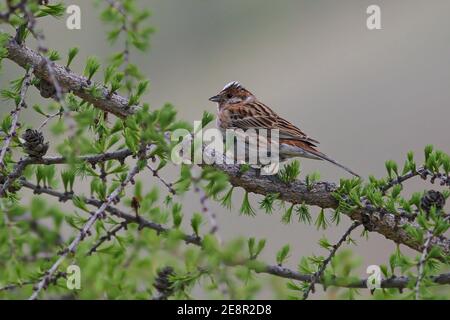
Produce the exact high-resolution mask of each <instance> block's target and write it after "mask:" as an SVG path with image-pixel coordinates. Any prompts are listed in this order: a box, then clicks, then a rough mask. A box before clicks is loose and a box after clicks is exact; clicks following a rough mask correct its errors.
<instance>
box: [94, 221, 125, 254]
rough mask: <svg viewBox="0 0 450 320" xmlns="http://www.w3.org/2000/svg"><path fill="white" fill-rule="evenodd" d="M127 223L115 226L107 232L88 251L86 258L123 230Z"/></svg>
mask: <svg viewBox="0 0 450 320" xmlns="http://www.w3.org/2000/svg"><path fill="white" fill-rule="evenodd" d="M127 225H128V223H127V222H126V221H124V222H122V223H119V224H117V225H116V226H114V227H113V228H112V229H111V230H108V231H107V232H106V234H105V235H103V236H101V237H100V239H98V241H97V242H96V243H95V244H94V245H93V246H92V247H91V248H90V249H89V251H88V253H86V255H87V256H90V255H92V254H93V253H94V252H96V251H97V249H98V248H99V247H100V246H101V245H102V244H103V243H104V242H106V241H110V240H111V238H112V237H115V236H116V234H117V233H118V232H119V231H120V230H123V229H126V228H127Z"/></svg>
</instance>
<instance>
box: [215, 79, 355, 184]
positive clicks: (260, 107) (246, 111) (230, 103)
mask: <svg viewBox="0 0 450 320" xmlns="http://www.w3.org/2000/svg"><path fill="white" fill-rule="evenodd" d="M209 100H210V101H213V102H217V104H218V112H217V126H218V127H219V129H220V130H222V131H225V130H226V129H242V130H244V131H245V130H248V129H268V130H270V129H278V130H279V142H280V151H279V152H280V158H281V160H285V159H288V158H292V157H304V158H310V159H317V160H326V161H329V162H331V163H333V164H334V165H336V166H338V167H340V168H342V169H344V170H346V171H347V172H349V173H351V174H352V175H355V176H357V177H359V175H357V174H356V173H354V172H353V171H352V170H350V169H348V168H347V167H345V166H343V165H341V164H340V163H338V162H336V161H335V160H333V159H331V158H329V157H328V156H326V155H325V154H323V153H322V152H320V151H319V150H317V145H318V144H319V142H318V141H317V140H315V139H312V138H310V137H308V136H307V135H306V134H305V133H304V132H303V131H301V130H300V129H299V128H298V127H296V126H295V125H293V124H292V123H290V122H289V121H287V120H286V119H283V118H282V117H280V116H279V115H278V114H277V113H275V112H274V111H273V110H272V109H270V108H269V107H268V106H266V105H265V104H264V103H262V102H260V101H259V100H258V99H257V98H256V97H255V96H254V95H253V94H252V93H251V92H250V91H248V90H247V89H245V88H244V87H243V86H242V85H241V84H240V83H238V82H236V81H234V82H231V83H229V84H227V85H226V86H225V87H224V88H223V90H222V91H221V92H219V94H217V95H215V96H213V97H211V98H210V99H209Z"/></svg>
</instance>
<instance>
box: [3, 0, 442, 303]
mask: <svg viewBox="0 0 450 320" xmlns="http://www.w3.org/2000/svg"><path fill="white" fill-rule="evenodd" d="M141 3H142V5H143V6H145V7H148V8H149V9H150V10H151V11H152V13H153V17H152V18H151V20H152V25H153V26H154V27H155V28H156V33H155V34H154V36H153V38H152V40H151V48H150V50H149V51H148V52H147V53H139V52H136V51H133V52H132V53H131V59H132V61H133V62H134V63H136V64H137V65H138V66H140V68H141V69H140V71H141V72H142V73H143V74H144V75H145V76H146V77H149V79H150V81H151V89H150V91H149V93H148V95H147V96H146V97H145V98H144V99H143V100H144V101H146V102H149V103H150V105H151V106H152V107H155V108H156V107H160V106H161V105H162V104H163V103H165V102H171V103H173V104H174V105H175V106H176V108H177V109H178V111H179V117H180V118H183V119H185V120H188V121H194V120H199V119H201V115H202V113H203V111H204V110H208V111H210V112H214V111H215V108H216V106H215V105H214V104H213V103H210V102H209V101H208V100H207V99H208V97H210V96H211V95H213V94H215V93H217V92H218V91H219V90H220V89H221V88H222V87H223V86H224V84H225V83H228V82H230V81H232V80H238V81H240V82H241V83H242V84H243V85H244V86H246V87H247V88H248V89H249V90H250V91H252V92H253V93H254V94H255V95H256V96H257V97H259V98H260V100H262V101H263V102H265V103H266V104H268V105H269V106H271V107H272V108H273V109H274V110H276V111H278V112H279V113H280V114H281V115H282V116H285V117H286V118H287V119H289V120H290V121H292V122H293V123H294V124H297V125H298V126H299V127H300V128H301V129H302V130H304V131H305V132H306V133H308V134H309V135H310V136H311V137H313V138H316V139H318V140H319V141H320V142H321V145H320V147H321V150H322V151H323V152H324V153H326V154H328V155H329V156H330V157H332V158H334V159H336V160H338V161H340V162H341V163H343V164H345V165H347V166H349V167H351V168H352V169H353V170H355V171H356V172H358V173H361V174H362V175H363V176H365V177H367V176H368V175H369V174H374V175H376V176H383V175H385V168H384V161H385V160H388V159H393V160H396V161H397V162H398V163H403V161H404V159H405V157H406V153H407V152H408V151H409V150H412V151H414V152H415V153H416V155H417V159H418V160H419V161H421V160H422V159H423V156H422V153H423V148H424V146H425V145H426V144H428V143H432V144H434V145H435V146H436V147H437V148H440V149H442V150H443V151H445V152H447V153H449V152H450V138H449V133H448V128H449V121H450V89H449V84H450V61H449V60H450V58H449V57H450V41H449V40H450V19H448V13H449V12H450V2H449V1H448V0H430V1H423V0H389V1H387V0H385V1H381V0H378V1H373V0H372V1H366V0H341V1H333V0H314V1H313V0H302V1H300V0H281V1H269V0H245V1H243V0H227V1H223V0H222V1H221V0H150V1H141ZM66 4H77V5H79V6H80V7H81V10H82V29H81V30H68V29H66V27H65V18H63V19H61V20H60V21H53V20H51V19H48V23H47V24H46V23H42V24H41V26H42V27H43V28H44V30H45V34H46V37H47V40H46V41H47V44H48V46H49V47H50V48H54V49H57V50H59V51H60V52H61V55H63V56H64V55H65V53H66V52H67V50H68V48H70V47H73V46H78V47H80V49H81V51H80V55H79V56H78V57H77V59H76V61H75V63H74V65H73V68H72V69H73V70H74V71H75V72H78V73H81V72H82V70H83V67H84V62H85V60H86V57H87V56H89V55H96V56H98V57H100V58H101V59H107V58H108V57H109V56H110V54H111V53H112V51H111V49H110V46H109V45H108V43H107V42H106V40H105V32H106V31H107V30H108V28H107V27H105V26H104V25H103V24H102V23H101V22H100V21H99V19H98V16H99V12H100V10H98V9H95V8H94V7H93V6H92V2H91V1H86V0H83V1H81V0H79V1H75V0H73V1H66ZM371 4H377V5H379V6H380V7H381V10H382V11H381V18H382V30H374V31H370V30H368V29H367V28H366V18H367V14H366V8H367V7H368V6H369V5H371ZM120 47H121V45H120V41H119V42H118V43H117V44H116V45H115V48H117V49H119V48H120ZM22 74H23V72H22V70H21V69H20V68H18V67H17V66H15V65H14V64H12V63H11V62H10V61H7V60H5V62H4V69H3V71H2V73H1V75H0V84H1V86H2V87H4V86H5V84H6V82H7V81H9V80H12V79H14V78H16V77H18V76H19V75H22ZM98 79H99V80H101V75H99V78H98ZM32 91H33V93H32V94H31V95H30V97H32V98H31V99H30V98H29V99H28V100H29V104H32V103H33V102H34V103H36V102H41V103H42V102H43V100H41V98H40V97H38V95H37V94H36V90H35V89H33V90H32ZM33 99H35V100H34V101H33ZM30 100H31V101H30ZM30 102H31V103H30ZM44 103H45V102H44ZM10 110H11V106H9V105H7V104H5V103H4V102H2V108H1V111H0V112H1V113H5V112H9V111H10ZM21 117H22V122H27V123H35V124H39V123H40V121H41V120H42V119H38V118H37V117H36V113H34V112H33V111H32V110H31V109H29V110H28V111H26V112H24V113H23V114H22V115H21ZM48 136H50V134H48ZM301 164H302V168H303V172H311V171H313V170H318V171H320V172H321V176H322V179H323V180H328V181H335V182H338V181H339V178H340V177H342V176H344V175H346V173H345V172H344V171H342V170H340V169H339V168H336V167H334V166H331V165H328V164H326V163H321V162H315V161H312V160H302V161H301ZM166 175H168V176H169V178H168V179H169V180H170V177H174V176H175V175H173V174H171V173H170V172H169V171H166ZM148 179H149V185H152V184H154V183H155V184H156V183H158V182H157V181H156V180H153V179H152V178H151V177H150V175H148ZM406 187H407V188H408V189H407V190H410V191H418V190H422V189H423V188H425V187H426V186H425V185H424V184H423V185H422V184H421V182H420V181H418V180H415V181H414V182H412V183H408V184H407V185H406ZM438 188H439V187H436V189H438ZM87 192H88V191H87V190H86V193H87ZM189 198H190V195H189V194H188V195H186V196H185V200H184V201H183V203H184V207H185V211H186V212H193V211H195V210H199V207H200V204H199V203H197V201H188V200H189ZM236 198H237V199H238V197H236ZM258 200H259V198H258V197H252V201H254V203H257V201H258ZM239 205H240V202H238V200H236V207H235V210H233V211H231V212H228V211H227V210H226V209H224V208H221V207H220V206H219V205H217V204H215V203H211V206H212V209H213V210H214V211H215V212H216V213H217V215H218V221H219V225H220V230H219V232H220V235H221V236H222V238H224V239H225V240H226V239H231V238H234V237H236V236H240V235H242V236H245V237H250V236H254V237H256V238H267V239H268V242H267V248H268V250H267V251H266V252H265V254H264V256H262V258H263V259H264V260H266V261H267V262H270V263H274V262H275V257H274V256H275V252H276V251H277V250H278V249H279V248H280V247H281V246H282V245H284V244H286V243H290V244H291V247H292V248H293V249H294V250H293V252H292V257H291V259H290V263H289V265H288V266H291V267H293V268H295V267H296V263H297V262H298V261H299V258H300V257H301V256H303V255H311V254H312V253H314V254H324V253H325V252H324V251H323V250H322V249H321V248H320V247H319V246H318V245H317V241H318V240H319V239H320V238H321V237H322V236H323V235H326V236H327V237H328V238H329V239H330V241H331V242H335V241H336V240H337V238H338V237H339V236H340V234H341V233H342V232H343V231H344V230H345V229H346V227H347V226H348V225H349V221H348V219H344V221H343V223H342V224H341V225H340V226H339V227H332V228H330V229H328V230H326V231H317V230H316V229H315V227H314V226H306V225H303V224H299V223H292V224H290V225H283V224H282V223H281V222H280V215H279V214H273V215H266V214H264V213H262V212H258V215H257V217H247V216H241V215H239V214H238V211H239V210H238V209H239ZM355 238H356V239H357V244H358V245H357V246H354V247H352V248H353V249H354V251H355V253H356V254H358V255H360V256H361V257H362V259H363V260H362V265H361V268H360V272H361V274H360V275H361V276H366V275H365V269H366V267H367V266H368V265H371V264H380V263H386V261H387V260H388V257H389V254H390V253H391V252H392V250H393V249H394V248H395V244H394V243H392V242H390V241H386V240H385V239H384V238H382V237H381V236H379V235H377V234H371V235H370V239H369V240H368V241H366V240H364V239H362V238H361V239H359V238H358V237H355ZM402 249H403V248H402ZM404 251H405V252H411V251H408V250H406V249H405V250H404ZM270 296H271V294H270V293H269V292H266V293H264V294H263V296H262V297H270ZM314 298H317V295H315V296H314Z"/></svg>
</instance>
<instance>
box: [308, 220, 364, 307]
mask: <svg viewBox="0 0 450 320" xmlns="http://www.w3.org/2000/svg"><path fill="white" fill-rule="evenodd" d="M359 225H360V223H359V222H353V224H352V225H351V226H350V228H348V229H347V231H345V233H344V234H343V235H342V237H341V238H340V239H339V241H338V242H337V243H336V244H335V245H334V246H333V249H332V250H331V251H330V254H329V255H328V257H327V258H326V259H325V260H324V261H323V263H322V265H321V266H320V269H319V270H318V271H317V272H316V273H315V274H314V275H313V276H312V277H311V281H310V284H309V286H308V288H307V289H306V290H305V292H304V293H303V300H306V299H308V295H309V293H310V292H311V290H314V284H315V283H316V281H317V280H319V279H321V278H322V275H323V273H324V272H325V269H326V268H327V266H328V264H329V263H330V262H331V259H333V257H334V255H335V254H336V252H337V251H338V250H339V248H340V247H341V246H342V244H343V243H344V242H345V241H346V239H347V237H348V236H350V233H352V231H353V230H354V229H356V228H357V227H358V226H359Z"/></svg>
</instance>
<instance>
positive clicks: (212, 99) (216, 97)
mask: <svg viewBox="0 0 450 320" xmlns="http://www.w3.org/2000/svg"><path fill="white" fill-rule="evenodd" d="M209 101H212V102H219V101H220V95H216V96H213V97H211V98H209Z"/></svg>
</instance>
